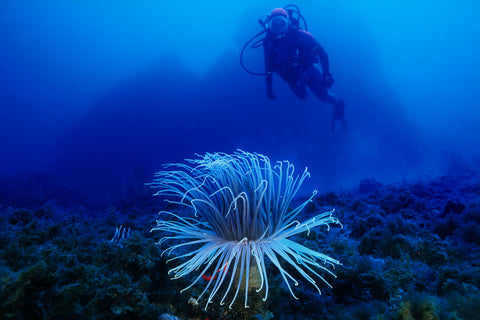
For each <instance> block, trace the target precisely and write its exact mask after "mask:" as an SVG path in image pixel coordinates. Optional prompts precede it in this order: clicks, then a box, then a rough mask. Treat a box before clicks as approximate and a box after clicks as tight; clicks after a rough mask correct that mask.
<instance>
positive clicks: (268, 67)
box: [263, 40, 275, 100]
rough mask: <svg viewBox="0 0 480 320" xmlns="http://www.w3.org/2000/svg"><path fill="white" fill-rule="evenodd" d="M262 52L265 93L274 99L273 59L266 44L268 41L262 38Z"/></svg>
mask: <svg viewBox="0 0 480 320" xmlns="http://www.w3.org/2000/svg"><path fill="white" fill-rule="evenodd" d="M263 52H264V54H265V75H266V77H265V83H266V85H267V95H268V97H269V98H270V99H272V100H273V99H275V96H274V94H273V76H272V72H273V61H272V53H271V47H270V46H269V45H268V42H267V41H265V40H264V42H263Z"/></svg>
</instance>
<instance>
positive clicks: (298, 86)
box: [287, 80, 308, 100]
mask: <svg viewBox="0 0 480 320" xmlns="http://www.w3.org/2000/svg"><path fill="white" fill-rule="evenodd" d="M287 83H288V86H289V87H290V89H292V91H293V93H294V94H295V95H296V96H297V97H298V98H300V99H301V100H305V99H306V98H307V95H308V92H307V86H306V85H305V83H304V82H302V81H294V80H288V81H287Z"/></svg>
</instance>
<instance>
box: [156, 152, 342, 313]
mask: <svg viewBox="0 0 480 320" xmlns="http://www.w3.org/2000/svg"><path fill="white" fill-rule="evenodd" d="M186 162H187V164H170V165H166V169H172V168H174V170H165V171H160V172H158V173H156V178H155V180H154V181H153V182H152V183H151V184H150V185H151V186H152V187H154V188H159V189H160V190H159V191H158V192H157V193H156V194H155V195H159V196H164V197H166V201H168V202H169V203H172V204H176V205H180V206H183V207H184V208H186V209H187V210H179V212H177V213H173V212H167V211H161V212H160V213H159V215H163V217H164V218H165V219H160V220H158V221H157V227H156V228H153V229H152V231H153V230H155V231H160V232H162V233H163V234H167V235H166V236H164V237H163V238H161V239H160V241H159V242H158V244H161V243H163V242H164V241H168V242H169V243H170V246H169V247H168V248H167V249H166V250H164V252H163V253H167V254H168V255H170V254H172V253H173V251H174V250H177V249H180V250H177V251H180V252H179V253H178V255H177V256H175V257H173V258H172V259H170V260H168V262H171V261H175V262H177V265H176V266H175V267H173V268H172V269H171V270H170V271H169V273H172V274H173V275H174V277H173V279H178V278H181V277H185V276H187V275H189V274H190V273H192V272H194V271H197V274H196V275H195V276H194V280H193V281H192V283H191V284H190V285H189V286H188V287H186V288H185V289H183V290H182V292H183V291H185V290H188V289H190V288H191V287H193V286H194V285H195V284H202V283H204V284H205V283H206V284H205V288H204V290H203V292H202V293H201V294H200V295H199V297H198V299H197V300H200V299H201V298H202V297H203V296H204V295H206V294H207V295H208V298H207V302H206V306H205V308H207V307H208V304H209V303H211V302H212V300H213V298H214V296H215V295H217V294H219V295H223V297H222V298H221V300H220V304H224V302H225V300H226V299H228V300H230V299H231V303H230V305H229V307H230V308H231V307H232V305H233V303H234V302H235V299H236V298H237V296H238V294H239V292H240V291H244V294H245V308H247V307H248V303H247V300H248V292H249V281H250V283H253V282H254V281H255V283H256V287H257V288H256V291H257V292H261V291H262V290H263V291H264V297H263V300H264V301H266V300H267V297H268V277H267V265H268V264H269V263H268V261H266V259H265V257H267V258H268V259H269V260H270V262H271V264H273V266H275V267H276V268H277V269H278V271H279V273H280V275H281V276H282V278H283V280H284V283H285V284H286V286H287V288H288V290H289V291H290V293H291V294H292V296H293V297H294V298H295V299H298V298H297V297H296V296H295V294H294V293H293V291H292V287H291V283H293V284H295V285H298V282H297V280H296V279H295V278H294V276H293V275H292V274H294V275H301V276H302V277H303V278H304V279H306V280H307V281H308V282H310V283H311V284H312V285H313V286H315V288H316V289H317V290H318V292H319V293H321V292H320V288H319V287H318V285H317V280H318V279H319V280H321V281H322V282H324V283H326V284H327V285H328V286H330V284H329V283H328V282H327V280H326V279H325V278H324V277H323V276H322V275H321V274H319V272H318V271H319V270H323V271H325V272H326V273H328V274H330V275H332V276H335V275H334V274H333V272H332V271H331V270H330V269H328V268H327V266H328V265H330V266H331V267H333V266H334V265H335V264H340V262H339V261H337V260H335V259H333V258H331V257H329V256H327V255H324V254H322V253H319V252H317V251H315V250H312V249H309V248H307V247H305V246H303V245H301V244H299V243H297V242H295V241H292V240H290V239H289V238H290V237H292V236H294V235H297V234H299V233H302V232H304V231H306V232H307V233H309V232H310V230H311V229H313V228H315V227H317V226H320V225H325V226H327V228H328V229H329V228H330V224H338V225H341V224H340V221H339V220H338V219H337V218H335V217H334V216H333V213H334V210H332V211H328V212H324V213H321V214H318V215H316V216H314V217H312V218H310V219H308V220H306V221H304V222H302V223H300V222H299V221H297V220H295V218H296V217H297V215H298V214H299V213H300V212H301V211H302V210H303V209H304V208H305V206H306V205H307V204H308V203H309V202H311V201H312V198H313V197H314V196H315V194H316V191H314V192H313V193H312V195H311V196H310V197H309V198H308V199H307V200H306V201H305V202H303V203H301V204H300V205H299V206H298V207H296V208H294V209H291V208H290V204H291V202H292V200H293V197H294V196H295V194H296V193H297V191H298V190H299V188H300V186H301V185H302V183H303V181H304V180H305V178H306V177H307V176H309V173H308V171H307V169H305V171H304V172H303V174H302V175H301V176H300V177H299V176H298V175H297V176H296V177H294V166H293V165H292V164H290V163H289V162H288V161H279V162H277V164H276V165H275V166H274V167H272V166H271V164H270V160H269V159H268V158H267V157H266V156H263V155H260V154H252V153H248V152H244V151H237V152H236V153H234V154H231V155H229V154H224V153H213V154H212V153H207V154H206V155H205V156H203V157H200V158H199V159H194V160H186ZM177 208H178V207H177ZM179 261H180V262H179ZM287 269H288V271H287ZM199 270H200V271H199ZM198 271H199V272H198ZM206 274H212V276H211V277H208V278H207V277H206V276H205V275H206ZM252 275H254V276H253V277H254V278H257V279H252ZM202 279H203V280H202ZM330 287H331V286H330ZM240 288H242V290H240Z"/></svg>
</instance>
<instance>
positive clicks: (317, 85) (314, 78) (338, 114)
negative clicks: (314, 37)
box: [307, 66, 346, 132]
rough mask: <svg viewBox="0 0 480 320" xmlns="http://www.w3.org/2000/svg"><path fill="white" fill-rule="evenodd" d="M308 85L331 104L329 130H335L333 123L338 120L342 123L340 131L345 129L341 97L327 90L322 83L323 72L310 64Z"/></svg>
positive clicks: (343, 107) (321, 98) (319, 96)
mask: <svg viewBox="0 0 480 320" xmlns="http://www.w3.org/2000/svg"><path fill="white" fill-rule="evenodd" d="M307 74H308V78H307V82H308V86H309V87H310V89H311V90H312V91H313V93H314V94H315V95H316V96H317V97H318V98H319V99H320V100H322V101H325V102H327V103H329V104H331V105H332V106H333V116H332V121H331V124H330V126H331V130H332V131H335V123H336V122H337V121H340V123H341V125H342V131H344V132H345V131H346V123H345V114H344V110H345V102H344V101H343V99H342V98H338V97H337V96H336V95H335V94H333V92H331V91H330V90H328V88H327V87H326V86H325V84H324V80H323V74H322V72H321V71H320V69H319V68H318V67H316V66H312V67H311V68H310V69H309V70H308V71H307Z"/></svg>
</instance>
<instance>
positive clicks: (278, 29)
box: [240, 5, 346, 132]
mask: <svg viewBox="0 0 480 320" xmlns="http://www.w3.org/2000/svg"><path fill="white" fill-rule="evenodd" d="M288 7H294V8H295V10H289V9H288ZM294 13H296V14H297V16H298V19H295V18H294V17H293V14H294ZM300 19H302V20H303V23H304V25H305V29H307V28H306V22H305V19H304V18H303V16H302V15H301V14H300V12H299V10H298V7H296V6H294V5H288V6H286V7H284V8H276V9H274V10H272V12H271V13H270V15H269V16H268V17H267V19H266V21H262V20H259V23H260V24H261V25H262V26H263V27H264V29H265V30H264V31H262V32H260V33H259V34H257V35H256V36H255V37H254V38H252V39H251V40H250V41H249V42H247V44H246V45H245V46H244V48H243V50H244V49H245V47H246V46H247V45H248V44H249V43H250V42H251V41H253V40H254V39H255V38H256V37H258V36H259V35H261V34H263V33H265V32H266V35H265V37H264V38H263V39H261V40H260V41H261V42H260V41H257V42H256V43H254V45H252V48H256V47H259V46H260V43H261V44H262V45H263V51H264V55H265V73H264V75H266V84H267V95H268V97H269V98H270V99H272V100H273V99H275V95H274V93H273V76H272V75H273V73H277V74H278V75H279V76H280V77H281V78H282V79H283V80H284V81H286V82H287V83H288V85H289V86H290V88H291V89H292V91H293V92H294V94H295V95H296V96H297V97H298V98H300V99H302V100H303V99H305V98H306V97H307V95H308V89H307V87H308V88H310V90H311V91H313V93H314V94H315V95H316V96H317V97H318V98H320V100H322V101H325V102H327V103H329V104H331V105H332V106H333V117H332V121H331V131H332V132H335V127H336V123H337V122H339V123H340V125H341V129H342V131H343V132H345V131H346V124H345V117H344V108H345V102H344V101H343V99H341V98H338V97H336V96H335V95H334V94H333V93H332V92H331V91H330V90H329V88H330V87H331V86H332V85H333V82H334V80H333V78H332V73H331V71H330V65H329V61H328V56H327V54H326V52H325V50H324V49H323V48H322V46H321V45H320V44H319V43H318V42H317V41H316V40H315V38H314V37H313V36H312V35H311V34H310V33H309V32H307V31H306V30H302V29H301V28H300V27H299V20H300ZM243 50H242V53H241V57H240V58H241V64H242V66H243V67H244V69H245V70H247V72H249V73H251V74H256V75H262V74H261V73H254V72H251V71H249V70H248V69H247V68H246V67H245V66H244V65H243V60H242V59H243ZM320 68H321V69H320Z"/></svg>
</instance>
